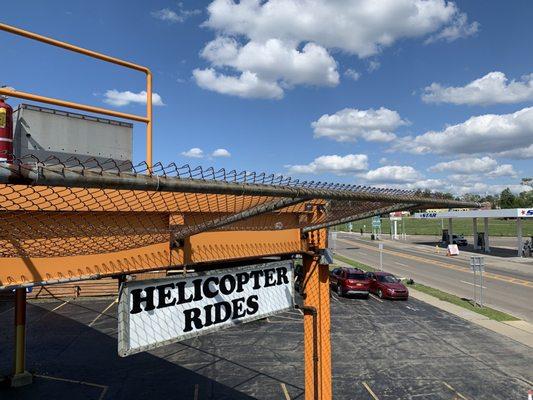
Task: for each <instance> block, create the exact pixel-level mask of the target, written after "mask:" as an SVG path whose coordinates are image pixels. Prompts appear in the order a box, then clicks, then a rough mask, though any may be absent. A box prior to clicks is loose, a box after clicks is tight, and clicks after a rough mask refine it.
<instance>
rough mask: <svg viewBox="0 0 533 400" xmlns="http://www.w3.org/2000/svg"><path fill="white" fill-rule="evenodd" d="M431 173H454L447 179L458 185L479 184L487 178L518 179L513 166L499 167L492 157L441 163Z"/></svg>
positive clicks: (467, 158) (468, 158) (431, 169)
mask: <svg viewBox="0 0 533 400" xmlns="http://www.w3.org/2000/svg"><path fill="white" fill-rule="evenodd" d="M429 171H432V172H446V173H454V174H452V175H448V176H447V178H448V179H450V180H452V181H455V182H458V183H464V182H477V181H481V180H483V179H485V178H486V177H489V178H499V177H503V176H510V177H516V171H515V170H514V168H513V166H512V165H511V164H501V165H498V162H497V161H496V160H495V159H493V158H491V157H482V158H474V157H466V158H459V159H457V160H452V161H447V162H440V163H438V164H435V165H434V166H432V167H430V168H429ZM478 174H482V175H478Z"/></svg>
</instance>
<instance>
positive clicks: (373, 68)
mask: <svg viewBox="0 0 533 400" xmlns="http://www.w3.org/2000/svg"><path fill="white" fill-rule="evenodd" d="M379 67H381V63H380V62H379V61H376V60H372V61H370V62H369V63H368V68H367V70H368V72H374V71H376V70H378V69H379Z"/></svg>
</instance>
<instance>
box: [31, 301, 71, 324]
mask: <svg viewBox="0 0 533 400" xmlns="http://www.w3.org/2000/svg"><path fill="white" fill-rule="evenodd" d="M69 303H70V302H69V301H68V300H65V301H64V302H63V303H61V304H60V305H58V306H56V307H54V308H52V309H51V310H49V311H47V312H45V313H44V314H43V315H41V316H40V317H38V318H35V319H33V320H31V321H30V322H28V325H30V324H34V323H36V322H39V321H41V320H43V319H44V318H46V317H48V316H49V315H50V314H52V313H53V312H54V311H57V310H59V309H60V308H61V307H63V306H65V305H67V304H69Z"/></svg>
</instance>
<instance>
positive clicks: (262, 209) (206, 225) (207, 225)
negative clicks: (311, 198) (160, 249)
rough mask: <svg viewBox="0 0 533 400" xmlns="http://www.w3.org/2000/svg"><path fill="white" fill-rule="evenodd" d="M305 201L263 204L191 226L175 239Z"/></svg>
mask: <svg viewBox="0 0 533 400" xmlns="http://www.w3.org/2000/svg"><path fill="white" fill-rule="evenodd" d="M305 200H306V199H301V198H297V199H287V198H283V199H277V200H274V201H270V202H268V203H265V204H261V205H259V206H256V207H252V208H250V209H248V210H246V211H242V212H240V213H237V214H233V215H228V216H224V217H221V218H217V219H215V220H212V221H206V222H203V223H201V224H198V225H193V226H190V227H189V228H186V229H183V230H180V231H179V232H177V233H176V234H174V236H173V239H174V241H176V240H181V239H184V238H186V237H189V236H192V235H197V234H199V233H202V232H207V231H210V230H213V229H216V228H220V227H223V226H225V225H229V224H233V223H235V222H239V221H242V220H245V219H248V218H252V217H255V216H258V215H261V214H265V213H268V212H272V211H276V210H280V209H282V208H285V207H289V206H293V205H296V204H298V203H301V202H302V201H305Z"/></svg>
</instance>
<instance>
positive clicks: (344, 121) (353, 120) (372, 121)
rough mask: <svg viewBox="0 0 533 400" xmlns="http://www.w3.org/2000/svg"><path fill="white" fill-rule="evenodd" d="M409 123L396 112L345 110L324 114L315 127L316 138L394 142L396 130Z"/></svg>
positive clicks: (313, 124)
mask: <svg viewBox="0 0 533 400" xmlns="http://www.w3.org/2000/svg"><path fill="white" fill-rule="evenodd" d="M407 124H408V122H407V121H405V120H403V119H402V118H401V117H400V114H398V113H397V112H396V111H394V110H389V109H387V108H384V107H381V108H379V109H377V110H374V109H372V108H371V109H368V110H358V109H355V108H345V109H343V110H340V111H337V112H336V113H335V114H331V115H328V114H324V115H322V116H321V117H320V118H319V119H318V120H317V121H314V122H313V123H312V124H311V126H312V127H313V130H314V134H315V137H317V138H319V137H327V138H330V139H333V140H336V141H338V142H346V141H356V140H357V139H361V138H362V139H365V140H368V141H374V142H389V141H391V140H394V138H395V137H396V135H395V134H394V130H396V129H397V128H398V127H400V126H402V125H407Z"/></svg>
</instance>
